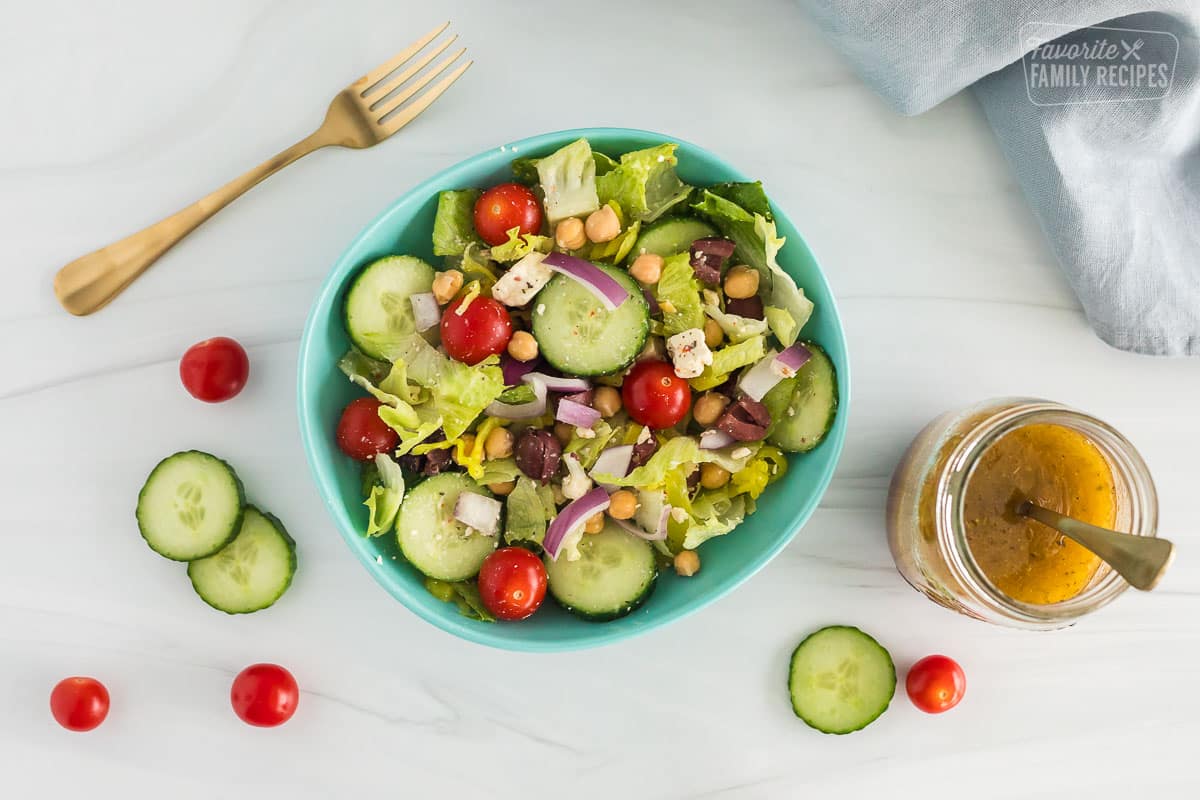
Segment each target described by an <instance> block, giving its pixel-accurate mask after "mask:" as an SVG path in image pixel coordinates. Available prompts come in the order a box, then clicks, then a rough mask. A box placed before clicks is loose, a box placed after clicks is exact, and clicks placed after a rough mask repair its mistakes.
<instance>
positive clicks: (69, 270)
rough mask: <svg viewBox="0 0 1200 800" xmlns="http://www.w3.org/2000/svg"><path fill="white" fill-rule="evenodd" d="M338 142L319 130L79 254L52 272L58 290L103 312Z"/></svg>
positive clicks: (75, 309)
mask: <svg viewBox="0 0 1200 800" xmlns="http://www.w3.org/2000/svg"><path fill="white" fill-rule="evenodd" d="M330 144H334V142H333V141H332V140H331V139H330V138H329V136H328V135H327V134H326V132H325V131H324V130H323V129H322V130H317V131H316V132H314V133H313V134H312V135H310V136H307V137H305V138H304V139H301V140H300V141H299V142H296V143H295V144H294V145H292V146H291V147H289V148H288V149H286V150H284V151H283V152H281V153H279V154H277V155H275V156H273V157H271V158H269V159H267V160H266V161H264V162H263V163H261V164H259V165H258V166H257V167H255V168H253V169H251V170H250V171H248V172H246V173H245V174H243V175H241V176H240V177H237V178H234V179H233V180H232V181H230V182H229V183H227V184H225V185H224V186H222V187H221V188H220V189H217V190H216V191H215V192H213V193H212V194H210V195H208V196H207V197H204V198H201V199H200V200H198V201H196V202H195V203H192V204H191V205H190V206H188V207H187V208H185V209H183V210H182V211H179V212H178V213H175V214H172V215H171V216H169V217H167V218H166V219H164V220H160V221H159V222H156V223H154V224H153V225H151V226H150V227H148V228H145V229H143V230H140V231H138V232H137V233H135V234H132V235H130V236H126V237H125V238H124V239H121V240H120V241H117V242H113V243H112V244H110V245H108V246H107V247H102V248H100V249H99V250H97V251H95V252H94V253H88V254H87V255H86V256H83V257H82V258H77V259H75V260H74V261H72V262H71V263H70V264H67V265H66V266H65V267H63V268H62V269H60V270H59V271H58V274H57V275H55V276H54V294H55V295H56V296H57V297H58V302H60V303H62V306H63V308H65V309H66V310H67V311H70V312H71V313H72V314H75V315H76V316H84V315H87V314H91V313H92V312H94V311H99V310H100V309H101V308H103V307H104V306H106V305H107V304H108V303H109V301H111V300H112V299H113V298H114V297H116V296H117V295H119V294H120V293H121V292H123V291H124V290H125V288H126V287H127V286H129V284H131V283H133V281H134V280H135V279H137V277H138V276H139V275H141V274H142V273H143V272H145V271H146V269H147V268H148V267H149V266H150V265H151V264H153V263H154V262H155V261H157V260H158V259H159V258H160V257H161V256H162V254H163V253H165V252H167V251H168V250H170V249H171V248H172V247H174V246H175V244H176V243H177V242H179V240H180V239H182V238H183V237H185V236H187V235H188V234H189V233H191V232H192V231H194V230H196V228H198V227H199V226H200V224H201V223H203V222H204V221H205V220H207V219H208V218H209V217H211V216H213V215H214V214H216V213H217V212H218V211H220V210H221V209H222V208H224V207H225V206H227V205H229V204H230V203H232V202H233V201H234V200H236V199H237V198H239V197H241V196H242V195H243V194H245V193H246V192H247V191H248V190H249V189H251V188H252V187H254V186H255V185H256V184H258V183H259V182H260V181H262V180H263V179H265V178H267V177H268V176H270V175H273V174H275V173H276V172H278V171H279V170H281V169H283V168H284V167H286V166H287V165H288V164H291V163H292V162H293V161H295V160H297V159H299V158H302V157H304V156H306V155H308V154H309V153H311V152H313V151H314V150H318V149H320V148H322V147H325V146H327V145H330Z"/></svg>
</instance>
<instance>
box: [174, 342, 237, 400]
mask: <svg viewBox="0 0 1200 800" xmlns="http://www.w3.org/2000/svg"><path fill="white" fill-rule="evenodd" d="M248 377H250V359H249V358H248V357H247V356H246V351H245V350H244V349H243V348H242V346H241V345H240V344H238V343H237V342H235V341H234V340H233V339H230V338H229V337H228V336H217V337H216V338H213V339H205V340H204V341H203V342H196V344H194V345H192V346H191V347H189V348H188V349H187V352H186V353H184V354H183V358H181V359H179V379H180V380H181V381H183V388H185V389H187V390H188V394H190V395H191V396H192V397H194V398H196V399H197V400H203V401H204V402H206V403H223V402H225V401H226V400H229V399H231V398H233V397H236V396H237V394H238V392H240V391H242V388H243V387H244V386H245V385H246V379H247V378H248Z"/></svg>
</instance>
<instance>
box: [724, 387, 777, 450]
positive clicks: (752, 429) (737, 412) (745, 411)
mask: <svg viewBox="0 0 1200 800" xmlns="http://www.w3.org/2000/svg"><path fill="white" fill-rule="evenodd" d="M770 424H771V414H770V412H769V411H767V407H766V406H764V405H763V404H762V403H760V402H758V401H757V400H754V399H752V398H750V397H746V396H745V395H742V396H741V397H739V398H738V399H737V400H735V401H734V402H733V404H732V405H730V406H729V408H727V409H725V413H724V414H722V415H721V416H720V417H719V418H718V419H717V428H718V429H719V430H723V431H725V432H726V433H728V434H729V435H730V436H732V437H733V438H734V439H737V440H738V441H739V442H755V441H758V440H759V439H762V438H763V437H764V436H766V435H767V426H769V425H770Z"/></svg>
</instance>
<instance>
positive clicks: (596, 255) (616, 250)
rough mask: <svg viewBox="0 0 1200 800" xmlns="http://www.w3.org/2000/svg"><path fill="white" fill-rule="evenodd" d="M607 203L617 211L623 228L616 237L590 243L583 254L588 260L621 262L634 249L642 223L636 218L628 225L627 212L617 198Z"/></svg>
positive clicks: (618, 219)
mask: <svg viewBox="0 0 1200 800" xmlns="http://www.w3.org/2000/svg"><path fill="white" fill-rule="evenodd" d="M605 205H606V206H608V207H610V208H611V209H612V210H613V211H614V212H615V213H616V215H617V221H618V222H620V223H621V228H622V229H623V230H622V231H621V233H619V234H618V235H617V236H616V238H614V239H610V240H609V241H607V242H597V243H594V244H591V245H589V246H588V247H587V249H586V250H584V252H583V255H584V257H585V258H586V259H587V260H588V261H608V262H610V263H613V264H620V263H621V261H622V259H624V258H625V256H627V255H629V251H630V250H632V249H633V244H634V242H636V241H637V237H638V232H639V231H641V229H642V223H641V221H640V220H634V221H633V224H632V225H629V226H628V227H626V222H627V220H626V218H625V212H624V211H623V210H622V209H621V206H620V204H619V203H617V202H616V201H615V200H609V201H608V202H607V203H605Z"/></svg>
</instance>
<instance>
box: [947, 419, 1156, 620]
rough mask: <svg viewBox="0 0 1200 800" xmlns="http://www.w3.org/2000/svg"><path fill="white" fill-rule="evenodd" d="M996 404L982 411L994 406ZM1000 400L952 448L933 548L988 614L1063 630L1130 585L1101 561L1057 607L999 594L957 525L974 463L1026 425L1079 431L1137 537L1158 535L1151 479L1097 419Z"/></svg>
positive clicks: (1135, 456)
mask: <svg viewBox="0 0 1200 800" xmlns="http://www.w3.org/2000/svg"><path fill="white" fill-rule="evenodd" d="M996 402H997V401H991V402H989V403H985V404H983V405H985V406H992V407H995V405H994V404H995V403H996ZM1001 402H1004V403H1005V405H1003V406H1001V407H999V408H997V409H996V410H995V411H993V412H992V413H990V414H989V415H988V416H987V417H985V418H984V419H982V420H979V421H977V422H976V423H975V424H974V426H973V427H972V428H971V430H969V431H968V432H967V433H966V434H965V435H964V436H963V438H962V439H961V440H960V441H959V442H958V443H957V444H956V445H955V446H954V449H953V450H952V451H951V453H950V456H949V458H948V459H947V460H946V463H945V466H944V467H943V469H942V470H941V474H940V475H938V485H937V492H936V497H937V503H936V505H935V508H934V522H935V527H936V531H937V537H938V540H939V544H940V545H941V549H942V551H943V553H944V554H945V556H946V563H947V565H948V566H949V568H950V570H951V571H952V572H953V573H954V574H955V577H956V578H957V579H958V580H959V581H960V583H961V584H962V586H963V587H964V588H966V589H968V590H969V591H970V592H971V593H972V594H974V595H975V597H976V599H977V600H978V601H979V602H981V603H982V604H984V605H985V606H987V607H989V609H990V610H992V611H993V612H995V613H999V614H1002V615H1004V616H1007V617H1009V618H1010V619H1012V620H1013V621H1015V622H1016V623H1018V624H1019V625H1022V626H1025V627H1031V628H1048V627H1049V628H1054V627H1062V626H1064V625H1069V624H1071V623H1072V622H1073V621H1074V620H1076V619H1078V618H1079V617H1081V616H1083V615H1085V614H1088V613H1091V612H1092V611H1095V610H1097V609H1099V608H1101V607H1102V606H1105V605H1107V604H1108V603H1110V602H1112V601H1113V600H1115V599H1116V598H1117V597H1118V596H1120V594H1121V593H1122V592H1124V591H1125V590H1126V589H1128V588H1129V584H1128V583H1127V582H1126V581H1125V579H1124V578H1122V577H1121V576H1120V575H1118V574H1117V572H1116V571H1115V570H1113V569H1111V568H1109V567H1108V565H1107V564H1104V563H1101V565H1100V567H1099V569H1098V570H1097V574H1096V577H1093V579H1092V580H1091V582H1090V583H1089V584H1088V585H1087V586H1086V587H1085V588H1084V589H1083V591H1081V592H1080V593H1079V594H1077V595H1075V596H1074V597H1070V598H1068V599H1066V600H1063V601H1061V602H1058V603H1049V604H1034V603H1026V602H1023V601H1020V600H1017V599H1015V598H1013V597H1010V596H1009V595H1007V594H1005V593H1004V592H1003V591H1001V590H1000V589H999V587H997V586H996V584H995V583H993V582H992V580H991V579H990V578H988V577H987V575H986V574H985V573H984V572H983V569H982V568H981V567H980V566H979V563H978V561H977V560H976V558H975V556H974V555H973V554H972V553H971V548H970V546H969V545H968V543H967V539H966V526H965V525H964V523H963V505H964V498H965V494H966V492H965V488H966V485H967V482H968V481H969V479H970V477H971V475H972V474H973V472H974V470H975V467H976V466H977V464H978V463H979V459H980V457H981V456H982V455H983V453H984V451H985V450H987V449H988V448H989V447H990V446H991V445H992V444H994V443H995V442H996V441H997V440H998V439H999V438H1000V437H1002V436H1004V435H1005V434H1007V433H1010V432H1011V431H1014V430H1016V429H1018V428H1022V427H1025V426H1027V425H1034V424H1039V423H1043V424H1055V425H1060V426H1063V427H1067V428H1071V429H1072V430H1076V431H1078V432H1080V433H1083V434H1084V435H1085V436H1087V437H1088V438H1089V439H1090V440H1091V441H1092V442H1093V443H1094V444H1096V445H1097V447H1099V448H1100V450H1101V452H1102V453H1103V454H1104V456H1105V460H1106V461H1108V463H1109V466H1110V468H1111V469H1112V470H1113V477H1114V480H1116V481H1117V482H1118V486H1120V485H1122V484H1123V485H1124V486H1125V488H1126V495H1127V496H1128V500H1129V504H1130V509H1129V512H1130V516H1129V522H1130V528H1131V530H1130V531H1129V532H1130V533H1133V534H1135V535H1139V536H1155V535H1157V525H1158V498H1157V494H1156V492H1155V488H1154V481H1153V479H1152V478H1151V476H1150V470H1149V468H1148V467H1147V466H1146V463H1145V461H1143V460H1142V457H1141V454H1140V453H1138V451H1137V449H1136V448H1135V447H1134V446H1133V444H1132V443H1130V442H1129V440H1127V439H1126V438H1125V437H1124V436H1122V435H1121V434H1120V433H1119V432H1118V431H1117V430H1116V429H1115V428H1113V427H1112V426H1110V425H1108V424H1107V423H1105V422H1104V421H1102V420H1100V419H1097V418H1096V417H1093V416H1091V415H1089V414H1085V413H1084V412H1082V411H1078V410H1076V409H1074V408H1071V407H1069V406H1066V405H1063V404H1061V403H1055V402H1052V401H1048V400H1040V399H1037V398H1007V399H1005V400H1004V401H1001Z"/></svg>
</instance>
